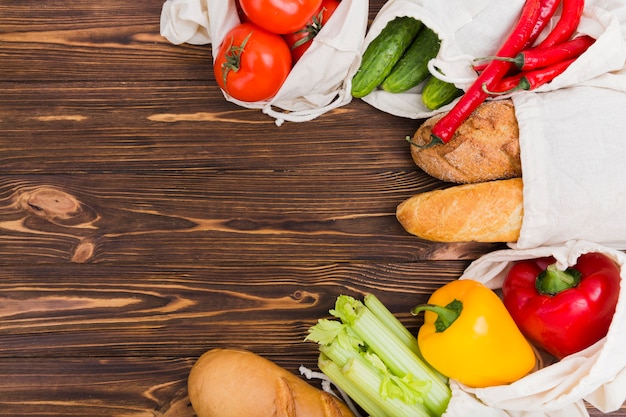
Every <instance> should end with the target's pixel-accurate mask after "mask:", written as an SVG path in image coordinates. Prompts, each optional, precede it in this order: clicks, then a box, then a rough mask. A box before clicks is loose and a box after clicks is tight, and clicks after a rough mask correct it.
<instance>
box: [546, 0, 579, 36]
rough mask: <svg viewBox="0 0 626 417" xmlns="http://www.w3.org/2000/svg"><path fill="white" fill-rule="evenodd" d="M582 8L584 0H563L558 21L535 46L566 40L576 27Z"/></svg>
mask: <svg viewBox="0 0 626 417" xmlns="http://www.w3.org/2000/svg"><path fill="white" fill-rule="evenodd" d="M584 8H585V0H563V7H562V9H561V17H560V18H559V21H558V22H557V23H556V25H555V26H554V28H553V29H552V31H551V32H550V33H549V34H548V36H547V37H546V38H545V39H544V40H542V41H541V42H540V43H539V45H537V47H538V48H544V47H548V46H554V45H557V44H559V43H561V42H565V41H566V40H568V39H569V38H570V37H571V36H572V35H573V34H574V32H575V31H576V29H577V28H578V24H579V23H580V18H581V17H582V15H583V9H584Z"/></svg>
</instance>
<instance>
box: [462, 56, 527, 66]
mask: <svg viewBox="0 0 626 417" xmlns="http://www.w3.org/2000/svg"><path fill="white" fill-rule="evenodd" d="M482 61H505V62H512V63H514V64H515V66H516V67H517V68H521V66H522V65H524V56H523V55H522V54H521V53H520V54H517V55H515V56H513V57H508V56H497V55H493V56H485V57H482V58H476V59H474V62H482Z"/></svg>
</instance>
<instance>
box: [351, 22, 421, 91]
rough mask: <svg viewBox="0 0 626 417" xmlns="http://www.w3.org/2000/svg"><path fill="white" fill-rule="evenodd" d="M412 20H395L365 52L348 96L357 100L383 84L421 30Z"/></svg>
mask: <svg viewBox="0 0 626 417" xmlns="http://www.w3.org/2000/svg"><path fill="white" fill-rule="evenodd" d="M422 26H423V25H422V22H420V21H419V20H416V19H414V18H412V17H408V16H401V17H396V18H395V19H393V20H391V21H390V22H388V23H387V25H386V26H385V27H384V28H383V30H382V31H381V32H380V34H379V35H378V36H376V37H375V38H374V39H373V40H372V42H370V44H369V45H368V46H367V48H365V52H364V53H363V57H362V59H361V65H360V66H359V69H358V70H357V72H356V74H355V75H354V77H353V78H352V90H351V93H352V96H353V97H356V98H361V97H364V96H366V95H368V94H369V93H371V92H372V91H374V89H375V88H376V87H378V86H379V85H380V83H382V82H383V80H384V79H385V78H386V77H387V75H389V73H390V72H391V70H392V69H393V66H394V65H395V64H396V62H398V60H399V59H400V57H402V55H403V54H404V52H405V51H406V50H407V48H408V47H409V46H410V45H411V42H413V39H415V37H416V36H417V34H418V32H419V31H420V29H421V28H422Z"/></svg>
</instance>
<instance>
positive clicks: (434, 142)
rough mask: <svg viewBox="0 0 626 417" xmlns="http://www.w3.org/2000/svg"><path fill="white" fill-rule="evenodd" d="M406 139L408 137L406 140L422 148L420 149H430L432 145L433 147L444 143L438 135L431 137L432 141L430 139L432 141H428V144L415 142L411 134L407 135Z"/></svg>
mask: <svg viewBox="0 0 626 417" xmlns="http://www.w3.org/2000/svg"><path fill="white" fill-rule="evenodd" d="M405 139H406V141H407V142H409V143H410V144H411V145H413V146H416V147H418V148H420V149H428V148H431V147H433V146H435V145H443V141H442V140H441V139H439V138H438V137H436V136H434V137H431V141H430V142H428V143H427V144H426V145H420V144H418V143H415V142H414V141H413V138H411V137H410V136H406V138H405Z"/></svg>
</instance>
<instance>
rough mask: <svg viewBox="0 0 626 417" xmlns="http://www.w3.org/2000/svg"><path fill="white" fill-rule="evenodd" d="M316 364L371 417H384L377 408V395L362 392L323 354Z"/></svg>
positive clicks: (357, 385) (382, 412) (358, 385)
mask: <svg viewBox="0 0 626 417" xmlns="http://www.w3.org/2000/svg"><path fill="white" fill-rule="evenodd" d="M317 364H318V366H319V368H320V371H322V372H323V373H324V374H325V375H326V376H327V377H328V378H330V380H331V381H333V383H334V384H335V385H337V386H338V387H339V388H341V389H342V390H343V391H344V392H345V393H346V394H348V396H349V397H350V398H351V399H352V400H353V401H354V402H356V403H357V404H358V405H360V406H361V408H362V409H363V410H365V411H366V412H367V413H368V414H369V415H370V416H371V417H385V416H387V413H386V412H385V411H383V409H382V408H381V407H380V406H379V401H380V400H378V401H376V398H377V397H378V396H379V395H378V393H376V394H374V395H372V394H371V393H367V392H364V390H363V389H362V388H361V385H362V384H361V383H354V382H352V381H351V380H350V379H349V378H348V377H347V376H345V375H344V373H343V372H342V370H341V367H339V365H337V363H336V362H334V361H332V360H331V359H329V358H328V357H327V356H326V355H324V354H323V353H322V354H320V356H319V359H318V361H317Z"/></svg>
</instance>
